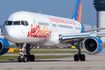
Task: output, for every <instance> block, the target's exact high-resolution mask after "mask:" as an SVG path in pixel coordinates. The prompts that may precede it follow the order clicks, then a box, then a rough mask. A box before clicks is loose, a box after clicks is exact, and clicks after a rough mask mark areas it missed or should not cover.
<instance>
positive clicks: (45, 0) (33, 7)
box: [0, 0, 97, 25]
mask: <svg viewBox="0 0 105 70" xmlns="http://www.w3.org/2000/svg"><path fill="white" fill-rule="evenodd" d="M75 1H76V0H0V25H3V24H4V22H5V20H6V19H7V18H8V17H9V16H10V15H11V14H12V13H14V12H17V11H31V12H36V13H39V11H41V13H42V14H48V15H54V16H59V17H65V18H71V17H72V16H73V10H74V6H75ZM82 6H83V7H82V24H89V25H96V24H97V22H96V21H97V12H96V10H95V8H94V5H93V0H82Z"/></svg>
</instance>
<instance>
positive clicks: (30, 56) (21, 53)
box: [18, 43, 35, 62]
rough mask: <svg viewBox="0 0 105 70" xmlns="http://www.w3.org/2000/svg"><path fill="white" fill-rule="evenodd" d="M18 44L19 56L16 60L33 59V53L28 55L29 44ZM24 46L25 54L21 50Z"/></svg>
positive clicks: (25, 60)
mask: <svg viewBox="0 0 105 70" xmlns="http://www.w3.org/2000/svg"><path fill="white" fill-rule="evenodd" d="M19 46H20V49H19V50H20V53H19V57H18V62H27V61H35V56H34V55H30V50H31V48H30V44H26V43H24V44H19ZM25 47H26V55H24V53H23V51H24V48H25Z"/></svg>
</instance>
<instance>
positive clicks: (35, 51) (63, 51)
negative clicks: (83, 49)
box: [31, 50, 78, 53]
mask: <svg viewBox="0 0 105 70" xmlns="http://www.w3.org/2000/svg"><path fill="white" fill-rule="evenodd" d="M76 52H78V51H76V50H31V53H76Z"/></svg>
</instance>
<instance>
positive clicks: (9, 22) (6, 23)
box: [5, 21, 13, 25]
mask: <svg viewBox="0 0 105 70" xmlns="http://www.w3.org/2000/svg"><path fill="white" fill-rule="evenodd" d="M12 23H13V21H6V22H5V25H12Z"/></svg>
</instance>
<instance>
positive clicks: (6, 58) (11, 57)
mask: <svg viewBox="0 0 105 70" xmlns="http://www.w3.org/2000/svg"><path fill="white" fill-rule="evenodd" d="M63 57H73V55H60V56H53V55H52V56H49V55H48V56H35V59H52V58H63ZM17 59H18V56H0V61H1V60H17Z"/></svg>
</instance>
